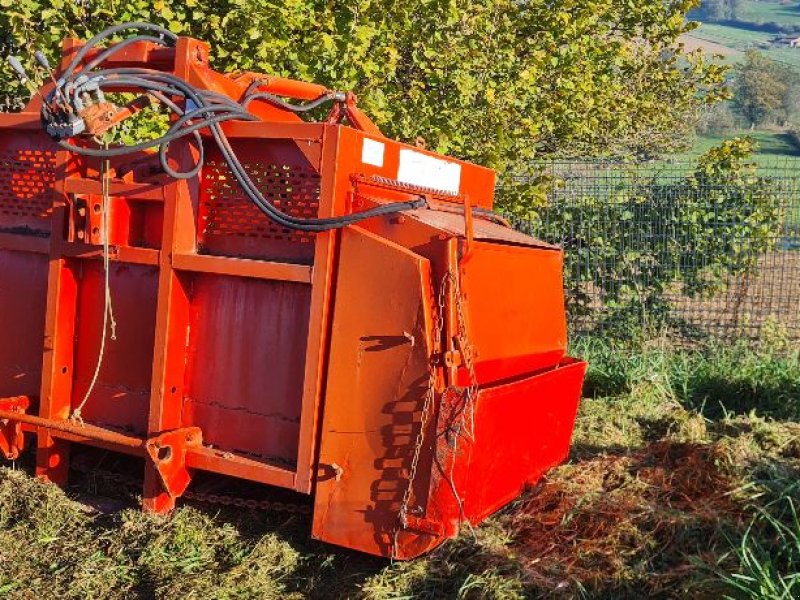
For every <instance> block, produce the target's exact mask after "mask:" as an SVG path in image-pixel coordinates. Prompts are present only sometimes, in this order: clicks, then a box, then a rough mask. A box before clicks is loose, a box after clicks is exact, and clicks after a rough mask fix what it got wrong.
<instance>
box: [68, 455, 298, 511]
mask: <svg viewBox="0 0 800 600" xmlns="http://www.w3.org/2000/svg"><path fill="white" fill-rule="evenodd" d="M70 468H71V469H72V470H74V471H77V472H79V473H84V474H95V475H99V476H100V477H102V478H103V479H106V480H108V481H110V482H111V483H115V484H118V485H119V486H121V487H125V488H132V489H140V488H141V486H142V479H141V477H135V476H132V475H125V474H123V473H117V472H115V471H109V470H107V469H99V468H97V467H95V466H93V465H90V464H88V463H83V462H79V461H72V463H71V464H70ZM181 497H182V498H185V499H187V500H193V501H195V502H202V503H203V504H213V505H216V506H235V507H237V508H247V509H250V510H263V511H267V512H284V513H291V514H297V515H310V514H311V507H310V506H308V505H307V504H295V503H292V502H278V501H277V500H255V499H253V498H242V497H241V496H233V495H231V494H209V493H206V492H192V491H188V490H187V491H186V492H184V493H183V495H182V496H181Z"/></svg>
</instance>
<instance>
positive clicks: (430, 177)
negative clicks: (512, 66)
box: [0, 38, 583, 558]
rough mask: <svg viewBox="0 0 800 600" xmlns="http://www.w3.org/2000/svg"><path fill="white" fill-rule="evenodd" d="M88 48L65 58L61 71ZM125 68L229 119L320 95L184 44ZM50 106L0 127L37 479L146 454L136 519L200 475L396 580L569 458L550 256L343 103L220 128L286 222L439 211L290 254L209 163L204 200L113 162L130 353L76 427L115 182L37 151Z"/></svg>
mask: <svg viewBox="0 0 800 600" xmlns="http://www.w3.org/2000/svg"><path fill="white" fill-rule="evenodd" d="M79 46H80V44H79V43H78V42H77V41H75V40H68V41H67V42H66V43H65V46H64V58H63V60H62V68H63V67H64V66H65V65H66V64H67V62H68V61H69V59H70V57H71V56H73V55H74V53H75V52H76V50H77V48H78V47H79ZM94 55H95V54H94V53H90V54H89V59H91V57H92V56H94ZM111 63H112V65H113V66H126V65H127V66H147V67H149V68H154V69H160V70H163V71H166V72H170V73H173V74H176V75H178V76H180V77H183V78H184V79H185V80H187V81H189V82H191V83H192V84H193V85H195V86H197V87H199V88H202V89H207V90H211V91H214V92H217V93H220V94H224V95H226V96H228V97H229V98H231V99H234V100H237V101H238V100H240V99H241V98H242V96H243V94H244V92H245V90H246V88H247V87H248V86H249V85H250V83H251V82H252V81H254V80H264V81H265V83H264V88H263V89H265V90H269V91H271V92H273V93H277V94H283V95H288V96H292V97H295V98H299V99H311V98H315V97H317V96H318V95H319V94H320V93H323V92H327V91H326V90H325V89H324V88H323V87H322V86H318V85H316V84H308V83H304V82H294V81H291V80H286V79H280V78H273V77H266V78H265V77H263V76H260V75H258V74H252V73H247V74H244V75H242V76H239V77H231V76H226V75H222V74H219V73H216V72H214V71H212V70H211V69H210V68H209V67H208V47H207V46H206V45H205V44H203V43H201V42H199V41H197V40H193V39H189V38H180V39H179V41H178V42H177V44H176V47H175V48H170V49H164V48H159V47H156V46H153V45H152V44H149V43H146V42H139V43H135V44H132V45H131V46H129V47H127V48H126V49H125V50H124V51H123V52H121V53H120V54H118V55H115V56H114V57H113V59H112V61H111ZM39 108H40V101H39V99H38V97H35V98H34V99H33V100H32V101H31V103H30V104H29V105H28V106H27V107H26V109H25V111H23V112H22V113H20V114H9V115H0V336H1V337H2V340H1V341H2V342H3V343H2V344H0V424H2V426H1V427H0V449H2V451H3V453H4V454H5V455H6V456H13V455H15V453H16V452H18V451H19V449H20V448H19V446H20V439H21V436H22V432H23V431H24V432H27V433H26V435H28V437H31V436H32V435H35V437H36V440H37V442H36V445H37V473H38V474H39V475H41V476H43V477H46V478H48V479H50V480H52V481H54V482H57V483H59V484H64V483H65V482H66V481H67V476H68V466H69V459H70V448H71V446H72V445H73V444H86V445H90V446H96V447H99V448H103V449H106V450H114V451H118V452H121V453H125V454H132V455H135V456H139V457H142V458H144V459H145V463H144V464H145V467H144V492H143V500H144V506H145V507H146V508H147V509H149V510H154V511H160V512H163V511H168V510H170V509H171V508H172V507H173V506H174V504H175V502H176V500H177V499H178V498H179V497H180V495H181V493H182V492H183V491H184V490H185V489H186V487H187V486H189V485H191V476H192V474H193V472H195V471H197V470H204V471H210V472H215V473H221V474H225V475H229V476H233V477H237V478H242V479H246V480H250V481H253V482H258V483H266V484H271V485H275V486H280V487H285V488H289V489H292V490H295V491H297V492H300V493H304V494H313V495H314V498H315V499H314V517H313V535H314V536H315V537H317V538H319V539H322V540H326V541H329V542H332V543H336V544H340V545H344V546H348V547H351V548H355V549H358V550H362V551H365V552H371V553H374V554H378V555H382V556H395V557H397V558H409V557H412V556H416V555H419V554H420V553H422V552H424V551H426V550H428V549H430V548H432V547H434V546H436V545H438V544H439V543H441V542H442V541H443V540H444V539H446V538H447V537H451V536H453V535H455V534H456V532H457V530H458V527H459V524H460V523H461V522H462V521H463V520H464V519H469V520H470V521H472V522H474V523H477V522H478V521H479V520H480V519H482V518H484V517H485V516H486V515H488V514H490V513H491V512H493V511H494V510H496V509H498V508H499V507H500V506H502V505H503V504H504V503H506V502H507V501H509V500H510V499H511V498H513V497H514V496H515V495H516V494H518V493H519V492H520V491H521V489H522V488H523V487H524V486H525V485H526V484H527V483H530V482H533V481H535V480H536V479H537V478H538V477H539V476H540V475H541V473H542V472H543V471H544V470H545V469H546V468H548V467H549V466H551V465H553V464H555V463H557V462H558V461H559V460H561V459H563V457H564V456H566V453H567V450H568V446H569V438H570V435H571V431H572V424H573V420H574V417H575V411H576V408H577V401H578V397H579V392H580V383H581V381H582V376H583V365H582V363H572V362H570V359H568V358H566V357H565V355H564V352H565V346H566V325H565V316H564V307H563V292H562V289H561V260H562V257H561V252H560V250H558V249H557V248H554V247H552V246H549V245H547V244H544V243H542V242H539V241H538V240H533V239H531V238H529V237H527V236H524V235H523V234H520V233H518V232H514V231H512V230H511V229H509V228H507V227H504V226H503V225H501V224H498V223H497V222H495V221H493V220H491V219H490V218H487V217H486V216H485V215H484V213H483V212H480V211H481V210H483V211H485V210H486V209H491V207H492V204H493V190H494V186H495V174H494V172H493V171H491V170H490V169H486V168H483V167H480V166H477V165H473V164H470V163H467V162H463V161H459V160H455V159H450V158H447V157H442V156H439V155H437V154H435V153H433V152H429V151H427V150H423V149H420V148H415V147H413V146H409V145H407V144H403V143H400V142H396V141H394V140H390V139H387V138H385V137H384V136H383V135H382V134H381V133H380V132H379V131H378V130H377V128H376V127H375V126H374V125H373V124H372V123H371V122H370V121H369V119H368V118H367V117H366V116H365V115H364V114H363V113H362V112H361V111H360V110H359V109H358V108H357V107H356V105H355V97H354V96H352V94H347V95H346V99H345V100H344V101H342V102H341V103H340V104H339V105H337V106H336V108H335V110H332V112H331V115H330V117H329V119H328V121H327V122H324V123H307V122H303V121H302V120H301V119H300V117H298V116H297V115H296V114H294V113H292V112H289V111H286V110H283V109H281V108H279V107H276V106H274V105H272V104H270V103H267V102H260V101H254V102H253V103H252V104H251V105H250V107H249V110H251V111H252V113H253V114H255V115H257V116H259V117H260V118H261V119H262V120H261V121H259V122H244V121H231V122H227V123H225V124H224V125H223V129H224V130H225V132H226V134H227V135H228V136H229V139H230V141H231V144H232V146H233V148H234V150H235V151H236V153H237V154H238V155H239V156H240V157H241V158H242V161H243V163H244V165H245V168H246V170H247V171H248V173H249V174H250V175H251V176H252V178H253V179H254V181H256V182H257V184H258V185H259V186H260V188H261V189H262V190H263V192H264V193H265V195H267V196H269V197H270V198H271V199H272V201H273V202H274V203H275V205H276V206H278V207H279V208H280V209H281V210H283V211H285V212H288V213H290V214H292V215H294V216H300V217H331V216H339V215H345V214H349V213H352V212H357V211H360V210H363V209H366V208H370V207H373V206H378V205H380V204H382V203H386V202H391V201H397V200H407V199H414V198H417V197H420V196H422V197H424V198H425V199H426V200H427V201H428V204H429V206H428V207H427V208H424V209H418V210H413V211H407V212H406V213H404V214H395V215H390V216H384V217H376V218H372V219H369V220H367V221H363V222H361V223H359V225H358V226H350V227H348V228H345V229H343V230H338V231H327V232H323V233H317V234H313V233H302V232H297V231H290V230H287V229H284V228H282V227H280V226H278V225H276V224H275V223H273V222H271V221H270V220H269V219H267V218H266V217H265V216H264V215H263V214H262V213H261V212H259V211H258V210H257V209H256V208H255V207H254V206H253V205H252V204H251V203H250V201H249V200H248V199H247V198H246V196H245V195H244V194H243V193H242V192H241V190H240V189H239V188H238V186H237V185H236V184H235V181H234V179H233V176H232V174H231V172H230V170H229V169H228V167H227V165H226V164H225V163H224V161H223V160H222V157H221V155H220V153H219V152H218V150H217V149H216V148H215V147H214V145H213V143H212V142H211V141H210V140H207V142H208V143H207V145H206V162H205V164H204V167H203V169H202V171H201V172H200V174H199V176H198V177H196V178H195V179H191V180H179V181H176V180H172V179H170V178H169V177H167V176H165V174H163V173H160V172H159V167H158V162H157V159H156V157H155V156H154V155H153V154H151V153H147V152H141V153H138V154H136V155H134V156H128V157H119V158H115V159H112V160H111V161H110V180H109V182H108V186H109V196H110V198H109V204H110V207H109V218H110V226H109V231H108V232H107V233H108V240H109V243H110V251H109V256H108V259H109V261H110V265H111V266H110V269H109V288H110V293H111V297H112V303H113V309H114V316H115V319H116V323H117V327H116V339H113V340H112V339H106V349H105V353H104V355H103V357H102V358H103V362H102V368H101V369H100V372H99V378H98V382H97V385H96V386H95V388H94V390H93V392H92V393H91V395H90V396H89V399H88V401H87V403H86V405H85V408H84V409H83V410H82V417H83V419H84V421H85V424H84V425H80V424H78V423H75V422H73V421H70V420H68V418H69V416H70V414H71V413H72V412H73V411H74V410H75V409H76V408H77V407H78V406H79V405H80V403H81V401H82V400H83V398H84V396H85V395H86V392H87V389H88V388H89V384H90V382H91V380H92V377H93V374H94V369H95V365H96V364H97V360H98V356H99V348H100V341H101V338H102V335H103V327H102V321H103V310H104V297H105V280H104V271H103V262H102V259H103V258H104V257H103V247H102V241H103V236H104V233H105V232H103V231H102V226H103V219H102V217H103V214H102V202H103V195H102V194H103V191H102V190H103V186H102V184H101V181H102V175H101V173H102V171H103V169H102V165H101V163H100V161H99V160H96V159H91V158H84V157H80V156H74V155H72V154H70V153H69V152H67V151H64V150H61V149H60V148H59V147H58V146H56V145H55V144H54V143H53V142H52V141H50V139H49V138H47V137H46V136H44V135H43V134H42V132H41V125H40V120H39V115H38V111H39ZM342 118H346V119H348V120H349V122H350V125H351V126H345V125H342V124H341V123H340V120H341V119H342ZM203 135H206V134H205V133H204V134H203ZM169 159H170V162H171V163H172V164H174V165H175V166H176V167H178V168H187V167H189V166H191V165H193V164H194V162H195V161H196V159H197V153H196V149H195V148H193V147H192V145H190V144H184V143H182V142H179V143H174V144H171V146H170V148H169ZM432 188H433V189H432ZM473 208H474V209H476V210H477V211H478V212H475V213H474V214H473ZM470 366H473V367H474V368H470ZM468 390H469V391H471V394H467V391H468ZM20 399H24V402H22V400H20ZM426 407H427V410H426ZM467 416H468V417H469V423H470V424H471V423H472V422H473V420H474V426H472V425H470V426H469V428H468V430H467V429H464V424H465V423H467V421H466V420H465V418H466V417H467ZM423 422H425V423H427V425H426V427H424V428H423V426H422V423H423ZM166 448H169V451H167V450H165V449H166ZM415 456H416V458H415ZM414 464H416V472H415V473H414V474H413V475H414V476H413V477H412V473H411V471H412V466H413V465H414Z"/></svg>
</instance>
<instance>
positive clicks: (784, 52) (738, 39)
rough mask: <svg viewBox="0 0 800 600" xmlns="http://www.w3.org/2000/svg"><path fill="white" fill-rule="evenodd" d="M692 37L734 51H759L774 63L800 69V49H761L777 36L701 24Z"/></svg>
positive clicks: (730, 59)
mask: <svg viewBox="0 0 800 600" xmlns="http://www.w3.org/2000/svg"><path fill="white" fill-rule="evenodd" d="M690 35H691V36H692V37H695V38H698V39H701V40H706V41H710V42H715V43H717V44H721V45H723V46H727V47H728V48H731V49H733V50H739V51H740V52H744V51H745V50H749V49H751V48H755V49H757V50H758V51H759V52H761V53H763V54H764V55H765V56H767V57H769V58H771V59H772V60H774V61H777V62H779V63H782V64H785V65H788V66H790V67H794V68H798V69H800V48H785V47H774V48H773V47H761V46H760V44H767V43H768V42H769V41H770V40H772V39H773V38H775V36H776V34H774V33H768V32H764V31H753V30H751V29H745V28H742V27H734V26H729V25H720V24H717V23H701V24H700V26H699V27H698V28H697V29H695V30H694V31H692V32H691V33H690ZM740 59H741V55H740V56H738V57H736V56H731V57H727V58H726V60H725V61H724V62H726V63H728V64H731V63H735V62H737V61H738V60H740Z"/></svg>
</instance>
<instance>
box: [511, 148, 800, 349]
mask: <svg viewBox="0 0 800 600" xmlns="http://www.w3.org/2000/svg"><path fill="white" fill-rule="evenodd" d="M498 192H499V194H500V195H501V196H503V197H505V198H506V199H507V202H509V203H513V202H514V198H515V197H520V196H523V195H525V194H527V195H528V197H533V198H534V200H533V204H534V208H533V209H532V210H531V211H530V213H529V214H527V215H526V216H524V217H519V216H517V217H515V218H514V219H513V220H514V221H515V224H516V226H517V227H518V228H520V229H522V230H524V231H526V232H527V233H530V234H532V235H534V236H536V237H539V238H541V239H544V240H546V241H548V242H552V243H557V244H560V245H562V246H563V247H564V249H565V290H566V296H567V306H568V310H569V313H570V320H571V328H572V333H573V335H581V334H585V333H589V332H601V333H603V332H612V331H613V332H616V333H620V334H623V335H625V334H627V333H630V332H632V331H637V330H641V329H645V330H651V331H652V330H658V331H668V332H670V333H671V334H674V335H678V336H680V337H682V338H684V339H702V338H708V337H710V336H713V337H719V338H724V339H732V338H742V337H745V338H749V339H754V340H755V339H762V338H763V337H764V336H765V335H769V334H770V333H773V334H779V335H781V336H784V337H786V338H789V339H792V340H800V159H789V158H786V159H781V160H771V161H769V162H764V161H762V162H761V163H760V164H759V165H758V167H755V168H746V169H730V170H726V168H721V169H716V170H715V169H712V170H703V169H699V168H698V166H697V164H696V163H690V162H670V163H667V162H653V163H645V164H633V165H632V164H620V163H613V162H601V161H553V162H547V163H542V164H538V165H536V166H535V169H534V170H533V173H532V174H531V175H526V176H525V177H515V178H511V179H510V180H506V181H505V182H503V184H502V185H501V187H500V189H499V190H498Z"/></svg>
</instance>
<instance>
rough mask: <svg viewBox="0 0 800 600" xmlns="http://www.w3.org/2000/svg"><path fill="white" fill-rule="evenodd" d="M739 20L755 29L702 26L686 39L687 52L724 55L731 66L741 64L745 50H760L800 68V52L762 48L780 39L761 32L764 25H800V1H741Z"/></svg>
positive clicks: (722, 25) (770, 56)
mask: <svg viewBox="0 0 800 600" xmlns="http://www.w3.org/2000/svg"><path fill="white" fill-rule="evenodd" d="M740 6H741V8H740V9H739V15H738V20H739V21H743V22H748V23H752V24H753V27H752V28H751V27H748V26H744V25H743V26H735V25H728V24H719V23H701V24H700V26H699V27H698V28H697V29H695V30H694V31H692V32H691V33H689V34H687V35H686V36H684V42H685V44H686V46H687V49H694V48H697V47H702V48H704V49H706V50H707V51H708V52H710V53H712V54H714V53H716V54H720V55H722V57H723V58H722V62H725V63H727V64H732V63H735V62H736V61H738V60H740V58H741V53H743V52H744V51H745V50H748V49H751V48H756V49H758V50H759V51H761V52H763V53H764V54H765V55H766V56H768V57H769V58H771V59H772V60H775V61H778V62H781V63H783V64H786V65H789V66H792V67H797V68H800V48H788V47H766V48H762V47H760V45H763V44H768V42H769V41H770V40H772V39H774V38H775V37H776V35H777V34H775V33H770V32H768V31H758V27H757V26H758V25H759V24H763V23H779V24H782V25H800V1H797V0H787V1H781V0H741V2H740Z"/></svg>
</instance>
